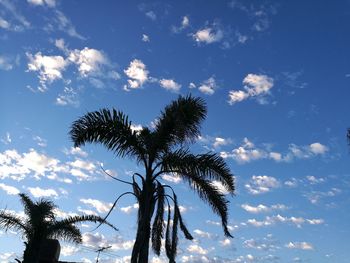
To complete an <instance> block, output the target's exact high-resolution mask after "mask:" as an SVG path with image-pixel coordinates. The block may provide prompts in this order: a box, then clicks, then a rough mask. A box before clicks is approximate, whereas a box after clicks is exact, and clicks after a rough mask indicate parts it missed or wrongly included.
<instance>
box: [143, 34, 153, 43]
mask: <svg viewBox="0 0 350 263" xmlns="http://www.w3.org/2000/svg"><path fill="white" fill-rule="evenodd" d="M142 41H143V42H150V41H151V40H150V38H149V36H148V35H146V34H142Z"/></svg>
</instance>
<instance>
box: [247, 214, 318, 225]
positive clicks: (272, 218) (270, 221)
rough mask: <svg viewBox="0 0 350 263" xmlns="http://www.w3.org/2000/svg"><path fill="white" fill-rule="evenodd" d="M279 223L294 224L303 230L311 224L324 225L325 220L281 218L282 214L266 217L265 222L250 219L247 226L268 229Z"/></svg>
mask: <svg viewBox="0 0 350 263" xmlns="http://www.w3.org/2000/svg"><path fill="white" fill-rule="evenodd" d="M277 223H285V224H292V225H295V226H297V227H298V228H301V226H302V225H303V224H309V225H321V224H324V220H323V219H305V218H303V217H294V216H291V217H285V216H281V215H280V214H278V215H275V216H266V217H265V219H264V220H262V221H259V220H256V219H255V218H253V219H248V220H247V224H248V225H251V226H254V227H266V226H272V225H275V224H277Z"/></svg>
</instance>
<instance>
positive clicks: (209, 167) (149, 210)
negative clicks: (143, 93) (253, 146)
mask: <svg viewBox="0 0 350 263" xmlns="http://www.w3.org/2000/svg"><path fill="white" fill-rule="evenodd" d="M206 113H207V109H206V105H205V102H204V101H203V100H202V99H200V98H194V97H192V96H186V97H182V96H180V97H179V98H178V99H177V100H175V101H173V102H172V103H171V104H169V105H168V106H166V107H165V109H164V111H162V112H161V115H160V117H159V118H158V119H157V121H156V124H155V126H154V127H153V128H152V129H150V128H148V127H142V129H141V130H140V131H135V130H133V129H132V126H131V122H130V121H129V119H128V117H127V116H126V115H125V114H124V113H123V112H121V111H117V110H115V109H112V110H108V109H101V110H100V111H95V112H89V113H87V114H86V115H84V116H83V117H81V118H79V119H78V120H76V121H75V122H74V123H73V125H72V127H71V130H70V136H71V138H72V140H73V142H74V146H75V147H78V146H82V145H84V144H85V143H99V144H102V145H104V146H105V147H106V148H107V149H109V150H110V151H112V152H114V153H115V155H116V156H120V157H130V158H133V159H135V160H136V161H137V162H138V163H139V164H141V165H143V166H144V169H145V170H144V174H143V175H141V174H138V173H135V174H134V175H133V177H132V182H127V183H128V184H130V185H131V186H132V189H133V192H128V193H124V194H132V195H134V196H135V197H136V199H137V201H138V203H139V211H138V229H137V234H136V241H135V244H134V248H133V251H132V258H131V262H147V259H148V248H149V240H150V239H151V241H152V248H153V250H154V252H155V253H156V254H158V255H159V254H160V248H161V240H162V238H163V237H164V231H165V251H166V254H167V257H168V258H169V261H170V262H175V256H176V249H177V239H178V237H177V229H178V227H180V229H181V230H182V232H183V233H184V235H185V237H186V238H187V239H192V236H191V234H190V233H189V231H188V230H187V228H186V226H185V224H184V221H183V219H182V217H181V213H180V209H179V206H178V201H177V196H176V194H175V193H174V191H173V189H172V187H171V186H169V185H166V184H163V183H161V181H160V178H161V176H162V175H164V174H171V175H176V176H180V177H181V178H182V179H183V180H184V181H186V182H188V184H189V186H190V188H192V189H193V190H194V191H196V192H197V193H198V195H199V197H200V198H201V199H202V200H203V201H205V202H206V203H208V204H209V206H210V207H211V208H212V210H213V212H214V213H216V214H218V215H219V216H220V217H221V222H222V226H223V230H224V233H225V235H226V236H228V237H232V236H231V234H230V233H229V230H228V227H227V220H228V218H227V217H228V207H227V205H228V201H227V199H226V197H225V195H223V193H222V192H220V190H219V189H218V188H217V187H215V186H214V184H213V183H212V182H213V180H216V181H219V182H220V183H221V184H222V185H223V186H224V187H225V188H226V190H227V191H228V192H230V193H231V194H233V193H234V177H233V175H232V174H231V172H230V169H229V168H228V166H227V165H226V163H225V161H224V160H223V159H222V158H221V157H220V156H219V155H217V154H216V153H212V152H208V153H204V154H193V153H191V152H190V150H189V148H188V145H189V143H193V142H194V141H195V140H196V139H197V138H198V136H199V135H200V125H201V122H202V121H203V120H204V119H205V117H206ZM117 180H118V179H117ZM119 181H121V180H119ZM123 182H125V181H123ZM124 194H123V195H124ZM118 200H119V198H118V199H117V200H116V202H117V201H118ZM116 202H115V203H114V206H115V204H116ZM170 203H173V204H174V209H170ZM114 206H113V207H112V209H113V208H114ZM166 207H168V208H169V209H168V214H167V221H168V223H167V224H166V227H165V224H164V220H163V217H164V214H165V212H166V209H165V208H166ZM112 209H111V211H112ZM171 210H172V211H171ZM111 211H110V212H111ZM154 212H155V213H154ZM108 215H109V213H108ZM108 215H107V216H108ZM152 218H153V223H152V226H151V221H152ZM171 219H172V221H173V223H172V224H170V221H171ZM151 229H152V230H151Z"/></svg>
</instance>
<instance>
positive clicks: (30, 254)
mask: <svg viewBox="0 0 350 263" xmlns="http://www.w3.org/2000/svg"><path fill="white" fill-rule="evenodd" d="M39 252H40V243H39V242H28V243H27V244H26V248H25V250H24V253H23V261H22V263H38V262H39Z"/></svg>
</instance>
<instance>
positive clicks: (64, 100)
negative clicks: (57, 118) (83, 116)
mask: <svg viewBox="0 0 350 263" xmlns="http://www.w3.org/2000/svg"><path fill="white" fill-rule="evenodd" d="M55 104H56V105H59V106H67V105H70V106H73V107H78V106H79V105H80V102H79V96H78V92H77V91H76V90H75V89H73V88H71V87H64V89H63V92H61V93H60V94H58V96H57V98H56V101H55Z"/></svg>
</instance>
